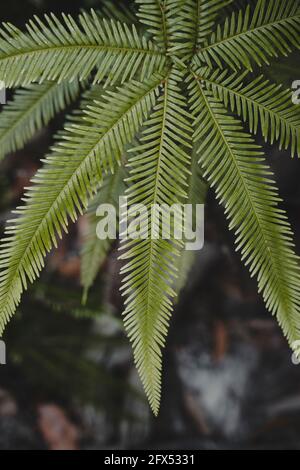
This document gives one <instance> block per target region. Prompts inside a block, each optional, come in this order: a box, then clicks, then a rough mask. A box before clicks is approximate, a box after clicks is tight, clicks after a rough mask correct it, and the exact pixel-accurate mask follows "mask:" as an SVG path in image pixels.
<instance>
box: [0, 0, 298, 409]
mask: <svg viewBox="0 0 300 470" xmlns="http://www.w3.org/2000/svg"><path fill="white" fill-rule="evenodd" d="M136 3H137V6H138V12H137V16H138V18H139V19H140V21H141V25H140V26H139V27H138V28H136V27H135V26H134V25H132V26H130V25H128V17H127V15H125V16H124V11H123V12H121V16H120V17H119V18H121V19H122V21H125V22H124V23H123V22H120V21H118V17H117V18H116V16H117V14H116V12H115V10H114V9H113V10H111V13H112V17H113V19H112V20H111V21H110V20H107V19H101V18H100V16H99V14H98V13H95V12H93V11H91V13H83V14H81V15H79V17H78V19H77V20H74V19H73V18H72V17H70V16H65V15H63V17H62V19H58V18H56V17H54V16H53V15H51V16H46V17H45V20H43V21H42V20H40V19H38V18H35V19H34V20H32V21H30V22H29V23H28V24H27V25H26V31H25V32H21V31H19V30H18V29H16V28H15V27H14V26H12V25H10V24H4V25H3V27H2V29H1V31H0V37H1V42H0V80H4V81H5V82H6V84H7V85H8V86H12V87H14V86H19V85H22V86H27V85H28V84H30V83H32V85H30V88H28V89H26V90H25V91H22V92H17V98H16V101H15V103H14V104H13V105H12V104H9V105H8V107H7V108H6V109H4V111H3V113H2V114H1V115H0V129H3V135H4V136H6V137H2V140H3V142H4V139H5V138H7V140H6V142H8V143H6V144H5V145H6V146H5V145H4V150H3V153H7V152H8V151H11V150H14V149H16V148H20V147H21V146H22V145H24V143H25V142H26V141H27V140H28V139H29V138H30V137H31V136H32V135H33V131H34V130H36V129H39V128H40V127H41V126H42V125H45V124H46V123H47V122H48V121H49V119H51V118H52V117H53V115H54V114H55V113H56V112H58V111H60V110H61V109H62V108H63V107H64V106H65V105H66V104H67V103H69V102H70V101H72V100H73V99H74V98H75V96H76V95H77V92H78V81H82V80H84V81H85V84H90V83H91V88H90V89H89V90H88V91H87V92H86V93H85V95H84V98H83V100H82V103H81V106H80V108H79V110H77V111H75V112H74V113H72V114H71V116H69V117H68V120H67V124H66V126H65V128H64V130H63V131H61V132H59V133H58V135H57V136H56V143H55V145H54V147H53V149H52V150H51V152H50V153H49V155H48V156H47V158H46V159H45V160H44V167H43V168H42V169H40V170H39V171H38V173H37V175H36V176H35V177H34V178H33V180H32V185H31V187H30V188H29V189H28V190H27V192H26V194H25V197H24V201H25V205H23V206H22V207H20V208H18V209H17V211H16V212H17V215H18V217H17V218H16V219H14V220H12V221H10V222H9V224H8V226H7V229H6V237H5V238H4V239H3V241H2V243H1V249H0V266H1V273H0V281H1V282H0V331H1V332H2V331H3V329H4V326H5V324H6V323H7V321H8V320H9V318H10V317H11V315H12V314H13V313H14V311H15V309H16V307H17V305H18V304H19V302H20V298H21V294H22V293H23V291H24V290H25V289H27V284H28V281H29V282H33V281H34V280H35V279H36V278H37V277H38V275H39V273H40V271H41V269H42V267H43V265H44V258H45V256H46V254H47V252H49V251H50V249H51V248H52V246H53V245H54V246H56V244H57V239H58V238H59V237H61V236H62V233H63V232H66V231H67V226H68V223H69V220H71V221H75V220H76V219H77V217H78V215H79V214H82V213H83V212H84V211H85V210H86V208H87V207H88V206H89V205H90V206H89V207H90V211H92V212H94V211H95V205H96V204H98V203H99V201H105V202H113V203H115V201H116V199H117V198H118V196H119V195H120V194H122V192H123V191H124V181H122V180H123V179H124V171H123V169H122V165H123V164H124V162H128V165H127V167H128V171H129V176H128V178H126V179H127V184H128V189H127V195H128V198H129V202H130V203H132V204H133V203H143V204H144V205H146V206H147V207H148V208H150V207H151V206H152V205H153V204H155V203H159V204H161V203H166V204H168V205H172V204H174V203H182V202H185V201H186V202H192V203H196V202H197V201H198V202H201V200H202V197H203V195H204V194H205V191H206V190H205V184H204V183H203V175H204V178H205V179H206V180H207V182H208V183H209V185H210V186H211V187H212V188H214V189H215V191H216V195H217V197H218V198H219V200H220V203H221V204H222V205H223V206H224V207H225V213H226V215H227V217H228V219H229V228H230V229H233V230H234V231H235V236H236V247H237V250H239V251H240V252H241V255H242V260H243V261H244V262H245V264H246V265H248V267H249V270H250V273H251V275H252V276H255V277H256V278H257V281H258V288H259V291H260V292H261V293H262V295H263V297H264V300H265V303H266V306H267V308H268V309H269V310H270V312H271V313H272V314H274V315H276V316H277V318H278V321H279V323H280V325H281V326H282V329H283V331H284V334H285V335H286V337H287V338H288V341H289V343H290V344H291V346H293V342H294V341H295V340H299V339H300V332H299V327H300V282H299V281H300V278H299V277H300V270H299V260H298V257H297V256H296V255H295V254H294V251H293V242H292V230H291V227H290V225H289V223H288V221H287V217H286V214H285V212H284V211H283V210H282V209H280V208H279V206H278V203H279V202H280V198H279V196H278V191H277V188H276V185H275V183H274V181H273V180H272V174H271V171H270V169H269V167H268V165H267V164H266V161H265V157H264V152H263V150H262V148H261V146H260V145H257V144H256V143H255V141H254V139H253V137H252V136H251V134H254V135H256V134H258V135H260V134H262V135H263V137H264V138H265V140H266V141H268V142H270V143H273V142H274V141H277V142H278V143H279V145H280V147H281V148H284V149H286V148H288V147H290V148H291V153H292V155H299V150H300V139H299V123H300V111H299V106H296V105H293V104H292V100H291V91H290V90H287V89H286V90H285V89H283V88H282V87H279V86H278V85H277V84H273V83H272V82H271V81H269V80H267V79H266V78H264V76H263V75H260V76H259V77H257V76H256V75H254V74H253V73H252V69H256V68H257V67H258V66H262V65H264V66H265V65H266V64H269V61H270V59H272V58H275V57H277V56H280V55H281V56H282V55H284V56H285V55H287V54H288V53H290V52H291V51H292V49H293V48H294V49H295V48H296V49H299V37H300V34H299V33H300V5H299V1H298V0H287V1H284V2H283V1H282V0H269V1H267V0H258V1H257V2H254V1H253V2H251V3H250V4H249V6H248V7H246V8H245V9H243V10H240V11H238V12H236V11H234V10H233V6H234V4H235V3H236V2H231V1H230V0H164V1H158V0H144V1H143V0H136ZM232 10H233V12H232ZM228 11H231V12H232V13H229V16H228V17H227V18H226V19H225V20H224V19H222V16H223V15H224V13H227V12H228ZM106 15H107V12H106ZM219 18H220V22H219ZM134 22H136V21H134ZM143 27H146V31H145V33H144V32H143V31H142V29H143ZM137 31H138V32H137ZM140 31H141V32H140ZM143 34H145V35H144V36H143ZM149 35H150V36H151V37H152V38H153V39H150V40H149V39H148V38H149ZM241 68H242V69H246V70H245V71H244V70H243V71H238V73H237V70H238V69H241ZM249 70H250V71H251V74H250V72H249ZM49 80H50V82H49ZM53 82H58V83H59V84H58V85H54V84H53ZM100 82H102V85H97V83H100ZM107 85H110V88H107V89H106V90H105V91H104V89H103V86H107ZM116 85H118V86H116ZM50 88H51V92H50ZM18 93H21V94H18ZM27 100H28V101H27ZM27 103H29V104H27ZM25 116H26V119H25ZM10 119H11V121H10ZM10 122H12V125H11V124H10ZM243 122H244V123H245V124H246V126H247V128H248V130H249V131H250V132H251V134H249V133H248V132H247V131H246V130H244V127H243ZM7 136H8V137H7ZM134 138H137V142H136V141H135V140H134ZM0 139H1V135H0ZM130 147H131V148H130ZM198 160H199V162H200V163H201V168H202V170H201V171H200V170H199V169H197V165H198ZM199 168H200V167H199ZM202 171H203V172H204V173H203V175H202ZM89 220H90V227H91V229H90V230H91V231H92V232H94V233H92V232H90V234H89V236H88V238H87V241H86V243H85V248H84V250H83V255H82V284H83V286H84V288H85V293H86V292H87V290H88V289H89V287H90V286H91V284H92V283H93V281H94V279H95V278H96V275H97V272H98V269H99V267H100V265H101V263H102V262H103V259H104V256H105V255H106V253H107V251H108V250H109V243H103V242H101V241H99V240H98V239H97V238H96V237H95V223H96V221H95V216H94V214H92V215H91V214H90V215H89ZM178 223H179V221H178ZM145 230H147V232H148V234H149V232H150V231H151V233H152V234H153V233H155V234H156V235H158V236H157V237H154V238H141V239H135V240H131V241H130V242H128V241H126V242H125V243H123V244H122V245H121V249H122V252H121V258H122V259H123V260H124V261H125V264H124V266H123V268H122V276H123V286H122V293H123V295H124V296H125V312H124V322H125V328H126V331H127V334H128V337H129V339H130V340H131V342H132V346H133V350H134V358H135V362H136V365H137V368H138V370H139V373H140V376H141V379H142V382H143V384H144V387H145V391H146V393H147V396H148V399H149V402H150V405H151V407H152V409H153V412H154V413H155V414H157V413H158V410H159V402H160V391H161V370H162V349H163V347H164V345H165V340H166V335H167V331H168V325H169V320H170V317H171V314H172V309H173V303H174V300H175V298H176V293H177V292H178V291H179V290H180V288H181V287H182V285H183V282H184V279H185V278H186V276H188V272H189V268H190V266H191V263H192V261H193V256H187V255H186V254H185V253H184V252H183V242H181V241H178V240H175V239H170V240H164V239H162V238H160V237H159V233H160V230H161V221H158V220H157V221H155V220H154V221H152V224H151V226H150V227H147V229H145ZM145 234H146V233H145ZM178 272H180V276H178Z"/></svg>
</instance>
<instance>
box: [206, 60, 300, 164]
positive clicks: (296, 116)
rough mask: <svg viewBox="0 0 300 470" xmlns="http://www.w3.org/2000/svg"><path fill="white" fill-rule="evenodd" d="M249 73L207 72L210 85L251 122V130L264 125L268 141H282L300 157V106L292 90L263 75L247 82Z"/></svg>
mask: <svg viewBox="0 0 300 470" xmlns="http://www.w3.org/2000/svg"><path fill="white" fill-rule="evenodd" d="M245 76H246V74H242V75H237V74H228V73H227V71H223V72H222V73H220V71H218V70H216V71H214V72H213V73H211V71H209V70H207V69H206V70H205V71H203V78H204V79H205V83H207V85H208V88H211V89H212V91H213V93H214V95H215V96H216V98H217V99H220V100H221V101H223V102H224V104H225V106H226V107H230V109H231V111H232V112H236V113H237V114H238V115H239V116H240V117H241V118H242V119H243V121H245V122H246V123H247V125H249V128H250V132H251V133H254V134H256V133H257V131H258V128H260V130H261V132H262V135H263V137H264V138H265V140H266V141H269V142H270V143H271V144H273V143H274V141H279V145H280V149H282V148H284V149H287V148H288V147H291V154H292V156H294V155H295V154H297V155H298V156H300V106H298V105H295V104H293V103H292V99H291V96H292V91H291V90H284V89H282V86H281V85H277V84H274V83H271V82H270V81H269V80H266V79H265V77H264V76H262V75H261V76H259V77H257V78H254V79H253V80H250V81H249V80H248V82H249V83H247V84H245V83H244V78H245Z"/></svg>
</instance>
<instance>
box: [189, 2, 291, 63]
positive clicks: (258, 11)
mask: <svg viewBox="0 0 300 470" xmlns="http://www.w3.org/2000/svg"><path fill="white" fill-rule="evenodd" d="M292 47H296V48H298V49H299V47H300V7H299V4H298V2H297V1H295V0H285V1H282V0H258V2H257V5H256V7H255V9H254V11H253V13H252V14H251V9H250V6H248V7H247V9H246V11H245V13H244V12H243V10H240V11H239V13H238V14H236V13H233V14H232V16H231V18H230V19H229V18H227V19H226V21H225V23H224V26H223V27H221V26H220V25H218V27H217V31H216V33H213V34H212V35H211V37H210V39H209V41H207V44H205V45H203V46H202V47H200V49H199V51H198V54H197V55H196V56H195V59H194V61H195V63H196V64H198V65H201V64H203V63H205V64H206V65H208V66H210V67H212V63H216V64H217V66H218V67H220V68H223V64H224V62H225V63H226V64H227V65H229V66H230V67H231V68H233V69H234V70H237V69H240V68H241V66H242V65H243V66H244V67H246V68H247V69H250V70H252V64H253V63H256V64H257V65H259V66H261V65H263V64H269V58H270V57H278V55H279V54H282V55H287V54H288V53H289V52H291V50H292Z"/></svg>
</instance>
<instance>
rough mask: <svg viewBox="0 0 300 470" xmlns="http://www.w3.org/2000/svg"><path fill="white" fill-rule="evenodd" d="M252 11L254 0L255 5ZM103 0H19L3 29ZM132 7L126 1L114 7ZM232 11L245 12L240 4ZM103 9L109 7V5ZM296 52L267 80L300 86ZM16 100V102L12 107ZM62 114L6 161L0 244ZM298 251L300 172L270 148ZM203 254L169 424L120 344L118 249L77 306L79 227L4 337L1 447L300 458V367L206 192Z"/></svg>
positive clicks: (170, 379) (185, 305)
mask: <svg viewBox="0 0 300 470" xmlns="http://www.w3.org/2000/svg"><path fill="white" fill-rule="evenodd" d="M250 1H251V0H250ZM103 3H104V2H101V0H72V1H67V0H10V1H9V2H5V3H4V4H3V2H2V5H1V13H0V15H1V20H2V21H11V22H13V23H15V24H18V25H19V26H22V25H23V24H24V22H25V21H26V20H27V19H28V18H29V17H31V16H32V15H33V14H38V15H40V14H42V13H44V12H49V11H52V12H55V13H59V12H62V11H63V12H67V13H78V12H79V11H80V9H81V8H88V7H91V6H93V7H98V6H101V4H103ZM114 3H116V4H118V3H119V4H122V6H123V8H125V9H131V4H129V2H124V1H122V2H118V1H115V2H114ZM236 3H237V4H239V5H241V4H245V3H246V2H244V1H241V0H239V1H237V2H236ZM102 6H103V5H102ZM298 64H299V54H298V55H296V54H294V55H293V56H291V57H290V58H288V59H285V60H283V61H281V62H280V63H275V65H274V68H273V72H272V74H270V72H268V74H269V76H271V78H272V79H273V80H275V81H278V82H283V83H284V84H285V85H286V86H291V84H292V82H293V81H294V80H300V67H299V65H298ZM9 96H10V95H9ZM62 125H63V115H60V116H58V118H56V119H55V120H53V121H52V122H51V123H50V125H49V126H48V127H47V128H45V129H43V131H41V132H40V133H38V134H37V135H36V138H35V139H34V140H33V141H32V142H31V143H30V144H29V145H27V146H26V148H25V149H24V150H22V151H20V152H17V153H15V154H13V155H10V156H8V157H7V158H6V159H5V160H4V161H3V162H1V171H0V192H1V198H0V223H1V232H2V233H3V228H4V224H5V221H6V220H7V218H8V217H9V214H10V211H11V209H12V208H14V207H15V206H16V205H18V204H19V202H20V198H21V196H22V192H23V187H24V186H26V185H28V182H29V179H30V178H31V176H32V175H33V174H34V173H35V171H36V170H37V169H38V168H39V166H40V162H39V160H40V158H42V157H43V156H44V154H45V153H46V152H47V149H48V148H49V146H50V145H51V144H52V136H53V133H54V132H55V131H56V130H58V129H60V128H61V127H62ZM265 149H266V153H267V155H268V159H269V162H270V164H271V166H272V168H273V170H274V172H275V175H276V178H277V181H278V184H279V187H280V192H281V195H282V197H283V198H284V200H285V208H286V209H287V210H288V213H289V216H290V220H291V222H292V225H293V228H294V231H295V238H296V243H297V245H298V252H299V251H300V250H299V249H300V246H299V245H300V223H299V211H300V186H299V175H300V162H299V161H297V160H296V159H295V160H292V159H290V156H289V153H285V152H279V151H278V150H277V148H276V146H274V147H273V149H270V148H269V147H266V146H265ZM205 214H206V215H205V246H204V249H203V250H202V251H201V252H199V253H198V254H197V257H196V259H195V263H194V266H193V268H192V271H191V272H190V274H189V276H188V282H187V285H186V287H185V288H184V289H183V290H182V292H181V294H180V297H179V300H178V304H177V306H176V309H175V313H174V316H173V319H172V323H171V328H170V334H169V337H168V341H167V347H166V350H165V354H164V374H163V394H162V404H161V412H160V414H159V416H158V418H154V417H153V416H152V415H151V413H150V411H149V408H148V405H147V402H146V400H145V396H144V393H143V390H142V388H141V384H140V382H139V379H138V377H137V374H136V371H135V368H134V366H133V358H132V353H131V350H130V347H129V344H128V342H127V340H126V337H125V335H124V333H123V328H122V322H121V312H122V300H121V297H120V294H119V285H120V278H119V275H118V270H119V265H118V260H117V257H118V255H117V250H116V247H114V248H113V249H112V251H111V253H110V256H109V257H108V259H107V260H106V262H105V263H104V265H103V267H102V270H101V273H100V275H99V276H98V278H97V281H96V283H95V286H94V288H93V289H91V292H90V296H89V300H88V303H87V305H86V306H85V307H82V305H81V296H82V291H81V287H80V283H79V272H80V264H79V254H80V249H81V241H82V237H83V232H84V229H85V220H84V218H82V219H81V220H80V221H79V223H78V224H77V225H76V226H72V227H71V228H70V234H69V236H68V237H65V238H64V240H63V241H62V242H61V243H60V245H59V249H58V250H56V251H54V252H53V253H52V254H51V255H50V256H49V257H48V261H47V268H46V269H45V270H44V271H43V274H42V276H41V279H40V281H39V282H37V283H36V284H35V285H34V286H33V287H31V288H30V289H29V291H28V292H27V294H26V295H24V298H23V302H22V304H21V306H20V308H19V309H18V312H17V314H16V315H15V317H14V318H13V320H12V321H11V323H10V324H9V326H8V327H7V329H6V331H5V335H4V338H3V339H4V340H5V342H6V345H7V365H5V366H0V449H139V448H147V449H151V448H152V449H167V448H168V449H240V448H241V449H245V448H250V449H300V365H299V366H297V365H294V364H293V363H292V359H291V351H290V350H289V348H288V346H287V343H286V341H285V340H284V338H283V336H282V333H281V330H280V328H279V327H278V325H277V323H276V321H275V320H274V319H273V318H272V317H271V316H270V315H269V314H268V312H266V310H265V308H264V305H263V302H262V300H261V298H260V297H259V296H258V294H257V289H256V283H255V281H253V280H251V279H250V278H249V274H248V272H247V270H246V269H245V268H244V267H243V266H242V264H241V262H240V260H239V257H238V255H237V254H236V253H235V251H234V244H233V239H232V235H231V234H230V233H229V232H228V230H227V226H226V221H225V218H224V215H223V212H222V209H221V208H219V207H218V204H217V203H216V201H215V198H214V194H213V193H211V192H208V196H207V203H206V208H205Z"/></svg>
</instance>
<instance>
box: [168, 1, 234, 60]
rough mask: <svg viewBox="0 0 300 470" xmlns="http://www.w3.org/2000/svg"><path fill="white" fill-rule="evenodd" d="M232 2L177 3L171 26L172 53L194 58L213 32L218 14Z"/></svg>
mask: <svg viewBox="0 0 300 470" xmlns="http://www.w3.org/2000/svg"><path fill="white" fill-rule="evenodd" d="M230 3H232V0H209V1H207V0H185V1H182V2H178V1H177V2H176V5H175V7H176V11H175V14H174V19H173V22H172V24H171V25H170V32H171V40H170V43H171V44H170V49H169V50H170V52H172V53H175V54H177V55H180V56H182V57H183V58H184V59H186V58H189V57H191V56H193V55H194V54H195V53H196V52H197V51H198V49H199V48H200V47H201V46H202V44H203V43H204V42H205V40H206V39H207V38H208V36H209V34H210V33H211V32H212V30H213V27H214V25H215V21H216V18H217V15H218V13H219V12H220V10H221V9H222V8H224V7H225V6H226V5H229V4H230Z"/></svg>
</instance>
